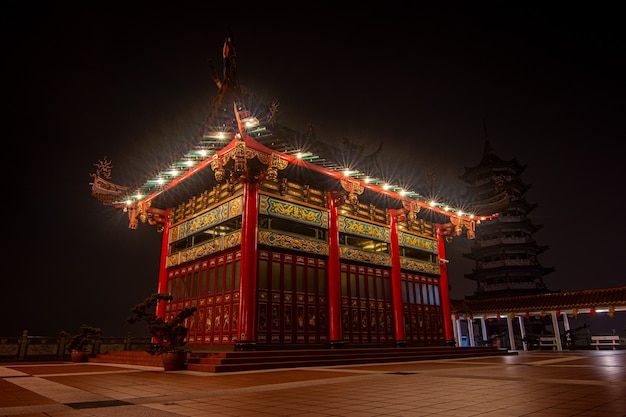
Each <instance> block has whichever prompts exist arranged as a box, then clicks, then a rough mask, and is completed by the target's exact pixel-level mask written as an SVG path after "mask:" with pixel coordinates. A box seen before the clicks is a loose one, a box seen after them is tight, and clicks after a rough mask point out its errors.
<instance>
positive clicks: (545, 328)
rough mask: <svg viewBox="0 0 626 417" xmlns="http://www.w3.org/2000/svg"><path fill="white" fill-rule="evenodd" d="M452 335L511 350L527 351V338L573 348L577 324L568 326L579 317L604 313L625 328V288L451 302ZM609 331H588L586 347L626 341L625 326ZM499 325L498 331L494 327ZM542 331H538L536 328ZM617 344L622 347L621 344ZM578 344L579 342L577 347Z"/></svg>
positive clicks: (612, 345) (474, 343)
mask: <svg viewBox="0 0 626 417" xmlns="http://www.w3.org/2000/svg"><path fill="white" fill-rule="evenodd" d="M451 314H452V318H451V319H452V322H453V324H454V326H453V329H454V339H455V343H456V345H457V346H477V345H480V344H489V343H492V342H493V343H501V344H502V347H506V348H508V349H511V350H524V351H527V350H530V349H532V347H533V346H531V345H530V343H529V341H530V340H532V338H531V337H529V336H531V333H532V336H533V337H537V338H540V339H541V340H539V339H538V340H537V343H541V346H536V347H549V348H553V349H554V350H559V351H561V350H568V349H572V350H573V349H575V348H576V347H577V345H576V343H577V339H578V338H579V337H580V336H579V333H580V330H582V329H581V327H580V326H578V327H577V326H572V324H571V323H572V321H574V322H575V321H576V319H578V318H579V317H580V316H587V317H599V316H601V315H606V316H607V317H609V318H612V319H615V321H616V322H617V323H624V327H626V286H624V287H615V288H603V289H594V290H582V291H568V292H553V293H547V294H535V295H527V296H516V297H502V298H490V299H476V300H472V299H465V300H451ZM615 327H618V328H617V329H616V331H615V332H614V333H613V332H612V334H594V333H593V329H589V331H588V332H587V333H588V335H587V336H586V337H587V339H588V340H586V343H587V345H588V346H591V347H593V348H598V349H604V348H609V349H618V348H620V347H622V348H623V347H624V343H626V334H624V333H623V332H625V331H626V329H620V328H619V326H615ZM489 328H491V329H498V330H497V332H498V334H494V332H493V330H492V331H489ZM537 329H540V330H537ZM620 343H621V346H620ZM578 346H579V347H580V344H579V345H578Z"/></svg>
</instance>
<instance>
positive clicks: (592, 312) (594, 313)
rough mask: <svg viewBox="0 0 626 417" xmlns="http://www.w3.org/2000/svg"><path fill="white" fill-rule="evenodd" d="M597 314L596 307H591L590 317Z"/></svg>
mask: <svg viewBox="0 0 626 417" xmlns="http://www.w3.org/2000/svg"><path fill="white" fill-rule="evenodd" d="M595 315H596V308H595V307H591V308H590V309H589V317H593V316H595Z"/></svg>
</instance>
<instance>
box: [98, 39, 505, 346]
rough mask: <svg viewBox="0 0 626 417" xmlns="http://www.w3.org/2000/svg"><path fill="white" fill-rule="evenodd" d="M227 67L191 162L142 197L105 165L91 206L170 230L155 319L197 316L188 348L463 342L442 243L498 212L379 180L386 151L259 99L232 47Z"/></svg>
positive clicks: (182, 161)
mask: <svg viewBox="0 0 626 417" xmlns="http://www.w3.org/2000/svg"><path fill="white" fill-rule="evenodd" d="M223 64H224V66H223V70H222V71H221V73H220V74H218V72H217V71H215V70H214V69H213V71H212V78H213V81H214V82H215V84H216V86H217V92H216V95H215V98H214V100H213V103H212V105H211V106H210V108H209V109H208V116H207V118H206V120H205V123H204V126H203V128H202V131H201V132H199V133H198V136H197V137H196V138H195V141H194V142H193V143H190V145H189V148H188V150H187V152H186V153H184V154H182V155H177V156H175V158H176V159H175V160H174V161H173V162H171V163H169V164H166V165H165V166H164V167H161V168H158V169H156V170H155V172H154V173H153V175H151V176H150V177H149V178H147V179H145V180H142V181H141V182H140V183H139V184H137V185H134V186H120V185H118V184H116V183H114V182H113V181H112V175H111V174H112V172H111V167H112V165H111V161H107V160H106V159H105V160H101V161H100V162H99V163H97V164H95V166H96V168H97V169H96V172H95V173H94V174H92V178H93V181H92V183H91V184H90V185H91V191H92V195H93V196H94V197H96V198H97V199H99V200H100V201H101V202H102V203H103V204H105V205H106V206H110V207H113V208H116V209H120V210H123V211H124V212H125V213H127V215H128V218H129V227H130V228H131V229H135V228H137V227H144V226H140V225H144V224H145V225H146V226H145V227H149V226H153V227H155V229H156V230H157V231H158V232H160V233H162V247H161V259H160V273H159V277H158V286H157V287H158V288H157V291H158V292H160V293H168V294H171V295H172V296H173V298H174V299H173V301H172V302H169V303H167V304H162V305H160V306H159V308H158V310H157V313H158V314H159V315H160V316H161V317H164V318H165V319H166V320H167V319H168V318H170V317H172V316H174V315H175V314H176V313H177V312H178V311H180V310H182V309H183V308H185V307H190V306H194V307H196V308H197V313H196V315H195V316H194V317H192V318H190V319H189V321H188V322H187V323H186V325H187V326H188V327H189V333H188V344H189V345H190V346H191V347H205V346H206V347H213V346H234V348H235V349H237V350H251V349H260V348H270V347H282V348H285V347H298V346H307V347H310V346H318V347H319V346H330V347H337V346H344V345H355V346H367V345H381V346H408V345H411V346H422V345H423V346H427V345H446V344H454V338H455V335H454V329H453V328H452V322H451V320H450V317H451V314H452V313H451V310H450V301H449V295H448V277H447V270H446V265H447V262H448V261H447V260H446V257H445V242H446V241H450V239H452V238H453V237H454V236H460V235H462V234H463V235H465V236H467V237H468V238H470V239H471V238H473V237H474V234H475V229H476V225H477V224H479V223H480V222H488V221H491V220H492V219H494V218H496V217H497V214H496V213H493V212H492V209H493V208H494V206H493V205H489V204H487V205H483V206H482V207H481V208H480V210H479V211H476V212H474V213H468V212H467V211H464V210H461V209H458V208H455V207H452V206H449V205H447V204H445V202H439V201H431V200H428V199H426V198H425V197H424V196H422V195H421V194H419V193H418V192H417V191H416V190H419V186H420V184H415V185H414V187H415V188H414V189H409V188H407V187H406V186H404V187H400V186H396V185H393V183H391V182H388V181H386V180H384V179H382V178H380V177H379V176H377V173H376V172H375V171H372V172H370V171H368V169H372V167H371V165H372V164H371V163H369V164H368V161H371V160H372V159H373V158H375V153H374V154H370V155H366V154H365V153H363V151H362V148H360V147H358V146H350V144H344V145H343V146H338V145H337V144H328V143H325V142H323V141H322V140H320V139H318V138H317V137H316V134H315V130H314V128H313V127H312V126H309V127H307V128H306V129H305V131H303V132H299V131H296V130H293V129H290V128H287V127H285V126H282V125H281V124H280V123H279V116H280V105H279V103H278V102H277V101H275V102H272V103H257V102H255V100H254V99H253V98H252V97H251V95H250V94H249V93H248V91H247V90H246V89H245V88H243V87H242V86H241V85H240V82H239V75H238V69H237V63H236V53H235V47H234V45H233V43H232V39H231V37H227V38H226V40H225V42H224V53H223ZM346 156H347V157H349V158H345V157H346ZM348 159H350V160H354V161H360V162H361V166H348V165H346V162H345V160H348Z"/></svg>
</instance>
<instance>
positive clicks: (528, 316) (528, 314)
mask: <svg viewBox="0 0 626 417" xmlns="http://www.w3.org/2000/svg"><path fill="white" fill-rule="evenodd" d="M525 317H526V318H527V319H529V318H530V313H529V312H528V311H527V312H526V315H525Z"/></svg>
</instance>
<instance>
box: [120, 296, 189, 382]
mask: <svg viewBox="0 0 626 417" xmlns="http://www.w3.org/2000/svg"><path fill="white" fill-rule="evenodd" d="M173 299H174V297H173V296H171V295H169V294H162V293H154V294H152V295H150V296H149V297H148V298H146V299H145V300H144V301H142V302H141V303H139V304H137V305H135V306H134V307H133V308H131V310H130V311H131V313H132V315H131V316H129V317H128V318H127V319H126V321H127V322H128V323H130V324H134V323H136V322H137V321H139V320H143V321H144V323H145V324H146V327H147V329H148V332H149V333H150V334H151V335H152V344H151V345H150V348H149V349H147V352H148V353H150V354H151V355H161V358H162V360H163V368H164V369H165V370H166V371H173V370H177V369H184V367H185V362H186V360H187V352H188V351H189V348H188V347H187V340H186V337H187V332H188V331H189V328H187V327H186V326H185V320H186V319H188V318H189V317H191V316H192V315H193V314H194V313H195V312H196V311H197V310H198V309H197V308H196V307H186V308H185V309H183V310H181V311H179V312H178V313H177V314H176V316H174V317H173V318H172V319H171V320H170V321H165V320H164V319H163V318H161V317H158V316H157V314H156V308H157V306H158V304H159V303H161V302H168V301H172V300H173Z"/></svg>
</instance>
